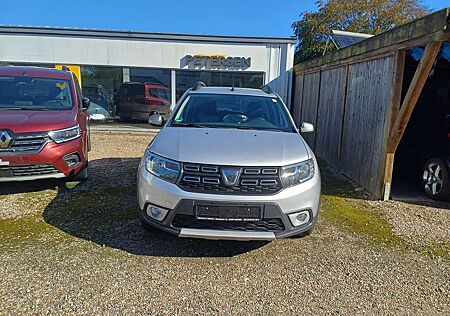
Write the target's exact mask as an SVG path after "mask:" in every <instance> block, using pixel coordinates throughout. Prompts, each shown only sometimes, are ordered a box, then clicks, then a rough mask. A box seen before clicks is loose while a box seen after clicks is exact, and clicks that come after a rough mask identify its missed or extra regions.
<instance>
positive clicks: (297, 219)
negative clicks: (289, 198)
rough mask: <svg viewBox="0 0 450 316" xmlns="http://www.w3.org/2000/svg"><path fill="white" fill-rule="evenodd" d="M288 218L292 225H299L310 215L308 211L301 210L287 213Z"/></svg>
mask: <svg viewBox="0 0 450 316" xmlns="http://www.w3.org/2000/svg"><path fill="white" fill-rule="evenodd" d="M288 216H289V219H290V220H291V223H292V226H301V225H304V224H306V223H308V222H309V220H310V218H311V215H309V211H301V212H298V213H292V214H289V215H288Z"/></svg>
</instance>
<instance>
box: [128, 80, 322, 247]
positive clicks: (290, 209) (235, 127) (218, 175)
mask: <svg viewBox="0 0 450 316" xmlns="http://www.w3.org/2000/svg"><path fill="white" fill-rule="evenodd" d="M162 121H163V120H162V118H161V116H159V115H158V114H154V115H152V116H151V117H150V119H149V123H150V124H153V125H162V124H163V122H162ZM313 129H314V128H313V126H312V125H311V124H308V123H303V124H302V128H301V131H299V130H297V128H296V127H295V124H294V122H293V120H292V118H291V116H290V114H289V112H288V110H287V108H286V106H285V104H284V103H283V101H282V100H281V98H280V97H279V96H278V95H277V94H276V93H273V92H272V91H271V89H270V88H268V87H267V88H264V89H261V90H260V89H243V88H222V87H220V88H218V87H206V86H205V85H204V84H203V83H197V84H196V85H195V86H194V87H193V88H191V89H189V90H188V91H186V93H185V94H184V95H183V96H182V98H181V99H180V101H179V102H178V104H177V105H176V107H175V108H174V111H173V114H172V115H171V117H170V118H169V120H168V121H167V122H166V124H165V126H164V127H163V128H162V129H161V131H160V132H159V133H158V135H157V136H156V137H155V138H154V140H153V141H152V142H151V143H150V145H149V146H148V148H147V150H146V152H145V155H144V157H143V158H142V160H141V163H140V165H139V171H138V181H137V192H138V198H139V206H140V209H141V217H142V224H143V226H144V227H145V228H152V227H156V228H159V229H162V230H164V231H166V232H169V233H172V234H176V235H178V236H179V237H191V238H206V239H232V240H274V239H277V238H283V237H288V236H304V235H308V234H310V233H311V232H312V231H313V229H314V226H315V224H316V222H317V217H318V214H319V199H320V189H321V181H320V173H319V167H318V165H317V161H316V158H315V156H314V154H313V152H312V151H311V149H310V148H309V147H308V145H307V144H306V142H305V141H304V140H303V138H302V137H301V136H300V132H312V131H313Z"/></svg>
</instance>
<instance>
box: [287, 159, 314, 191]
mask: <svg viewBox="0 0 450 316" xmlns="http://www.w3.org/2000/svg"><path fill="white" fill-rule="evenodd" d="M312 177H314V161H313V160H312V159H309V160H306V161H303V162H300V163H297V164H294V165H289V166H286V167H283V168H281V182H283V186H284V187H285V188H288V187H291V186H294V185H297V184H300V183H303V182H305V181H308V180H309V179H311V178H312Z"/></svg>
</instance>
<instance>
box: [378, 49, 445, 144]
mask: <svg viewBox="0 0 450 316" xmlns="http://www.w3.org/2000/svg"><path fill="white" fill-rule="evenodd" d="M441 45H442V42H431V43H429V44H427V46H426V47H425V51H424V53H423V56H422V58H421V59H420V62H419V65H418V66H417V70H416V72H415V73H414V77H413V80H412V82H411V85H410V86H409V88H408V92H407V93H406V96H405V99H404V100H403V103H402V106H401V108H400V112H399V115H398V117H397V119H396V121H395V123H394V126H393V128H392V130H391V133H390V136H389V139H388V150H387V152H388V153H395V151H396V150H397V147H398V145H399V143H400V140H401V139H402V136H403V133H404V132H405V129H406V126H407V125H408V122H409V119H410V118H411V114H412V112H413V110H414V108H415V106H416V103H417V100H418V99H419V96H420V94H421V92H422V89H423V87H424V86H425V82H426V81H427V79H428V76H429V75H430V71H431V68H432V67H433V64H434V62H435V60H436V57H437V55H438V53H439V51H440V48H441Z"/></svg>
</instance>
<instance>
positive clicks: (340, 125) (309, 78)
mask: <svg viewBox="0 0 450 316" xmlns="http://www.w3.org/2000/svg"><path fill="white" fill-rule="evenodd" d="M393 70H394V56H393V55H389V56H385V57H382V58H378V59H371V60H366V61H362V62H359V63H354V64H346V65H342V66H339V67H334V68H329V69H322V70H318V71H315V72H311V73H303V74H298V75H297V77H296V84H295V91H294V103H293V104H294V106H293V115H294V118H295V121H296V122H297V123H298V124H300V123H301V122H310V123H313V124H314V126H315V128H316V132H315V133H314V134H311V135H305V139H306V141H307V142H308V144H309V145H310V146H311V148H313V149H314V151H315V153H316V155H317V156H318V157H321V158H323V159H325V160H326V161H327V162H328V163H329V164H331V165H332V166H334V167H335V168H337V169H339V170H341V171H342V172H343V173H345V174H346V175H347V176H349V177H350V178H351V179H353V180H354V181H356V182H357V183H359V184H360V185H361V186H363V187H365V188H366V189H367V190H368V191H369V192H372V193H373V194H374V195H376V196H377V197H381V195H382V179H383V176H384V164H385V156H386V155H385V154H386V146H387V138H388V134H389V126H388V124H389V122H388V119H387V118H388V117H389V111H390V108H389V105H390V99H391V93H392V86H393V77H394V76H393V73H394V71H393Z"/></svg>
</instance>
